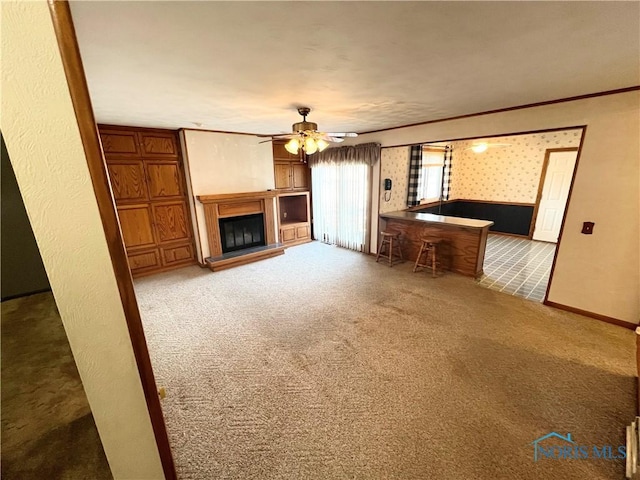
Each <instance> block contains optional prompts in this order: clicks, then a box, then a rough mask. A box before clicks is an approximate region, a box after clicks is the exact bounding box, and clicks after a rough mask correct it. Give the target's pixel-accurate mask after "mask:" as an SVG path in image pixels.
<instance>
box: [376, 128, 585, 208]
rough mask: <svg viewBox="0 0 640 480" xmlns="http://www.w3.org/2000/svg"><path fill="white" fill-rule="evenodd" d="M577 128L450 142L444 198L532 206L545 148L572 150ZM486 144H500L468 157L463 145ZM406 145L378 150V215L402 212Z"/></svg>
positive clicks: (577, 140)
mask: <svg viewBox="0 0 640 480" xmlns="http://www.w3.org/2000/svg"><path fill="white" fill-rule="evenodd" d="M581 134H582V130H581V129H574V130H561V131H557V132H546V133H534V134H529V135H513V136H506V137H491V138H487V139H481V138H478V139H474V140H463V141H458V142H451V145H453V170H452V175H451V193H450V196H449V198H450V200H455V199H458V198H459V199H465V200H485V201H493V202H508V203H511V202H513V203H535V201H536V196H537V194H538V185H539V183H540V175H541V173H542V164H543V162H544V155H545V151H546V150H547V149H548V148H567V147H576V148H577V147H578V146H579V145H580V136H581ZM482 141H486V142H487V143H490V144H491V143H493V144H498V143H499V144H505V146H500V147H498V146H496V147H489V149H488V150H487V151H485V152H483V153H474V152H473V150H470V149H469V147H471V145H473V144H475V143H479V142H482ZM385 178H390V179H391V180H392V181H393V189H392V191H391V200H390V201H389V202H385V200H384V179H385ZM408 180H409V147H393V148H383V149H382V156H381V160H380V213H385V212H393V211H395V210H403V209H405V208H407V190H408Z"/></svg>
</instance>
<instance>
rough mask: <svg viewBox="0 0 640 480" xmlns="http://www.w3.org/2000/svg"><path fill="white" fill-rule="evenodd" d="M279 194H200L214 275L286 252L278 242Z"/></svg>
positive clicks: (209, 258)
mask: <svg viewBox="0 0 640 480" xmlns="http://www.w3.org/2000/svg"><path fill="white" fill-rule="evenodd" d="M275 196H276V194H275V192H274V191H272V190H266V191H263V192H242V193H222V194H218V195H198V197H197V198H198V200H199V201H200V203H202V206H203V207H204V218H205V223H206V227H207V238H206V241H207V243H206V244H205V245H208V247H209V256H208V257H206V258H205V259H204V262H205V264H206V265H207V266H208V267H209V268H210V269H211V270H213V271H214V272H215V271H218V270H223V269H225V268H231V267H235V266H238V265H244V264H246V263H250V262H255V261H258V260H262V259H264V258H270V257H275V256H276V255H282V254H283V253H284V246H283V245H282V244H280V243H277V242H276V231H275V217H274V203H275Z"/></svg>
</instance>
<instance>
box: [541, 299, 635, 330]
mask: <svg viewBox="0 0 640 480" xmlns="http://www.w3.org/2000/svg"><path fill="white" fill-rule="evenodd" d="M542 303H544V304H545V305H547V306H549V307H553V308H557V309H558V310H564V311H566V312H571V313H577V314H579V315H584V316H585V317H590V318H595V319H596V320H601V321H603V322H606V323H611V324H612V325H617V326H619V327H624V328H628V329H630V330H635V329H636V328H637V327H638V324H636V323H631V322H627V321H625V320H620V319H618V318H613V317H608V316H607V315H601V314H599V313H594V312H588V311H587V310H582V309H580V308H575V307H570V306H568V305H562V304H561V303H556V302H551V301H549V300H547V299H546V298H545V300H544V302H542Z"/></svg>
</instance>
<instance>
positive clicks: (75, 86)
mask: <svg viewBox="0 0 640 480" xmlns="http://www.w3.org/2000/svg"><path fill="white" fill-rule="evenodd" d="M48 3H49V11H50V13H51V19H52V23H53V28H54V31H55V35H56V37H57V40H58V48H59V49H60V55H61V57H62V62H63V65H64V71H65V76H66V80H67V83H68V85H69V92H70V94H71V101H72V103H73V108H74V111H75V115H76V119H77V121H78V128H79V131H80V136H81V139H82V144H83V147H84V152H85V156H86V158H87V166H88V169H89V174H90V176H91V182H92V185H93V189H94V192H95V195H96V200H97V203H98V210H99V212H100V218H101V220H102V226H103V228H104V232H105V236H106V240H107V246H108V249H109V254H110V257H111V263H112V265H113V270H114V273H115V277H116V282H117V285H118V290H119V292H120V299H121V301H122V307H123V309H124V314H125V318H126V321H127V328H128V329H129V336H130V337H131V345H132V347H133V353H134V356H135V359H136V365H137V367H138V373H139V375H140V381H141V383H142V389H143V391H144V396H145V400H146V403H147V409H148V410H149V417H150V419H151V426H152V428H153V433H154V436H155V440H156V445H157V447H158V453H159V454H160V460H161V462H162V469H163V472H164V476H165V479H166V480H175V479H177V475H176V470H175V464H174V462H173V456H172V454H171V447H170V445H169V438H168V436H167V430H166V427H165V423H164V418H163V415H162V408H161V406H160V398H159V397H158V391H157V387H156V382H155V377H154V375H153V368H152V367H151V360H150V358H149V351H148V349H147V343H146V340H145V336H144V331H143V328H142V321H141V318H140V311H139V309H138V303H137V301H136V297H135V292H134V289H133V280H132V278H131V272H130V270H129V264H128V261H127V253H126V251H125V248H124V242H123V239H122V232H121V231H120V225H119V223H118V216H117V214H116V206H115V200H114V198H113V196H112V195H111V186H110V184H109V180H108V177H107V166H106V162H105V159H104V156H103V153H102V147H101V144H100V137H99V135H98V130H97V127H96V122H95V118H94V115H93V108H92V106H91V99H90V96H89V89H88V87H87V82H86V78H85V75H84V67H83V65H82V59H81V57H80V50H79V48H78V41H77V38H76V33H75V28H74V26H73V20H72V17H71V10H70V8H69V3H68V2H67V1H64V0H61V1H56V0H48Z"/></svg>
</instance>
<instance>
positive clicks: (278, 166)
mask: <svg viewBox="0 0 640 480" xmlns="http://www.w3.org/2000/svg"><path fill="white" fill-rule="evenodd" d="M284 143H285V142H283V141H278V140H274V142H273V173H274V177H275V186H276V190H309V186H310V181H311V174H310V171H309V166H308V165H307V164H306V163H305V162H303V161H302V159H303V158H302V157H299V156H297V155H292V154H291V153H289V152H287V150H286V149H285V148H284Z"/></svg>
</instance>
